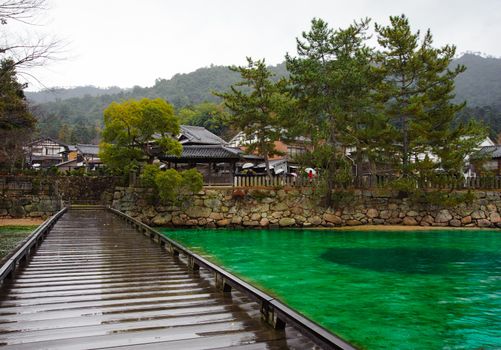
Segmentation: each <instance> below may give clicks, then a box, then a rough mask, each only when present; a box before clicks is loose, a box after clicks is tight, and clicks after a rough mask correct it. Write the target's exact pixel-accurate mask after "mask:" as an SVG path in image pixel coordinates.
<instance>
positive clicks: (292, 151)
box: [287, 146, 306, 157]
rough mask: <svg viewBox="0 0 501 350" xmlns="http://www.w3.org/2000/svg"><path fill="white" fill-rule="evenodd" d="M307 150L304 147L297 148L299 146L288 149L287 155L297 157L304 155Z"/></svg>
mask: <svg viewBox="0 0 501 350" xmlns="http://www.w3.org/2000/svg"><path fill="white" fill-rule="evenodd" d="M305 151H306V150H305V149H304V147H297V146H289V147H287V155H288V156H290V157H294V156H297V155H299V154H303V153H304V152H305Z"/></svg>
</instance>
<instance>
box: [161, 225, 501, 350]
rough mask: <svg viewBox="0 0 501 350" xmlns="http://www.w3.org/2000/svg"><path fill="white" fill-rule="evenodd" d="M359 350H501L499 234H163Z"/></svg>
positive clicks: (182, 231) (251, 231)
mask: <svg viewBox="0 0 501 350" xmlns="http://www.w3.org/2000/svg"><path fill="white" fill-rule="evenodd" d="M163 232H164V234H166V235H167V236H168V237H171V238H172V239H174V240H176V241H178V242H180V243H182V244H183V245H185V246H187V247H189V248H191V249H192V250H194V251H196V252H198V253H200V254H202V255H203V256H205V257H207V258H208V259H210V260H213V261H215V262H217V263H219V264H221V265H223V266H224V267H225V268H226V269H227V270H228V271H230V272H232V273H234V274H236V275H238V276H240V277H242V278H243V279H245V280H247V281H250V282H251V283H253V284H255V285H257V286H259V287H260V288H262V289H264V290H266V291H267V292H269V293H270V294H272V295H274V296H276V297H278V298H279V299H280V300H282V301H284V302H285V303H287V304H288V305H289V306H291V307H293V308H294V309H296V310H297V311H299V312H301V313H303V314H305V315H306V316H308V317H309V318H311V319H313V320H314V321H316V322H317V323H319V324H321V325H323V326H324V327H326V328H327V329H329V330H331V331H332V332H334V333H335V334H337V335H339V336H341V337H342V338H344V339H346V340H348V341H350V342H351V343H352V344H354V345H356V346H358V347H360V348H363V349H501V232H499V231H478V230H472V231H467V230H460V231H457V230H455V231H426V232H425V231H419V232H355V231H345V232H342V231H314V230H276V231H273V230H271V231H267V230H263V231H257V230H180V229H176V230H167V229H166V230H164V231H163Z"/></svg>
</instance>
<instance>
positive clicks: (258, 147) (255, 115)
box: [216, 57, 287, 177]
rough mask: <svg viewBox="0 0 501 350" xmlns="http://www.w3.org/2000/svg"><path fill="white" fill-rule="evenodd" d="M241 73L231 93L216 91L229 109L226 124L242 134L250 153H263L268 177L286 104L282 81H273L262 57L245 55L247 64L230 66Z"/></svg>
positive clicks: (261, 154) (280, 131) (271, 74)
mask: <svg viewBox="0 0 501 350" xmlns="http://www.w3.org/2000/svg"><path fill="white" fill-rule="evenodd" d="M230 70H232V71H234V72H238V73H240V76H241V79H242V80H241V81H240V82H239V83H237V84H234V85H232V86H231V87H230V90H231V91H230V92H226V93H216V95H217V96H219V97H222V98H223V100H224V104H225V106H226V107H228V109H229V110H230V111H231V112H232V113H231V115H230V117H229V120H228V122H229V124H230V125H231V126H233V127H234V128H236V129H238V130H242V131H243V132H244V133H245V136H246V138H247V140H248V141H249V144H248V151H249V152H254V151H255V152H256V153H257V154H258V155H260V156H263V157H264V160H265V164H266V172H267V174H268V176H269V177H271V171H270V162H269V159H270V157H271V156H273V155H276V154H279V152H277V151H276V150H275V141H276V140H278V139H279V138H280V134H281V133H282V128H281V118H280V115H281V110H282V109H283V108H284V106H285V105H286V104H287V98H286V96H285V95H284V94H283V93H282V90H283V89H282V82H273V81H272V80H271V77H272V76H273V73H271V72H270V70H269V69H268V68H267V67H266V64H265V61H264V60H257V61H253V60H252V58H249V57H248V58H247V66H240V67H235V66H232V67H230Z"/></svg>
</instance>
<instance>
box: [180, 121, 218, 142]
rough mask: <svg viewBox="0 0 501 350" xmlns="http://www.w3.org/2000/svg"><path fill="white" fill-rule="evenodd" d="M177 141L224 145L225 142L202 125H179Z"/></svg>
mask: <svg viewBox="0 0 501 350" xmlns="http://www.w3.org/2000/svg"><path fill="white" fill-rule="evenodd" d="M179 142H181V143H182V144H185V143H187V144H190V143H191V144H202V145H226V144H227V142H226V141H225V140H223V139H222V138H220V137H219V136H217V135H215V134H213V133H211V132H210V131H209V130H207V129H206V128H204V127H201V126H192V125H181V135H180V137H179Z"/></svg>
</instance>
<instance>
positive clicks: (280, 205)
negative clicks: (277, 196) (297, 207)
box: [271, 202, 289, 211]
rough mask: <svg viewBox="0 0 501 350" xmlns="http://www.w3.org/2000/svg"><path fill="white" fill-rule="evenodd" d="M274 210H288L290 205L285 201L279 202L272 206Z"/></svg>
mask: <svg viewBox="0 0 501 350" xmlns="http://www.w3.org/2000/svg"><path fill="white" fill-rule="evenodd" d="M271 209H272V210H274V211H284V210H288V209H289V206H288V205H287V204H285V203H284V202H279V203H277V204H275V205H273V206H272V207H271Z"/></svg>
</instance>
